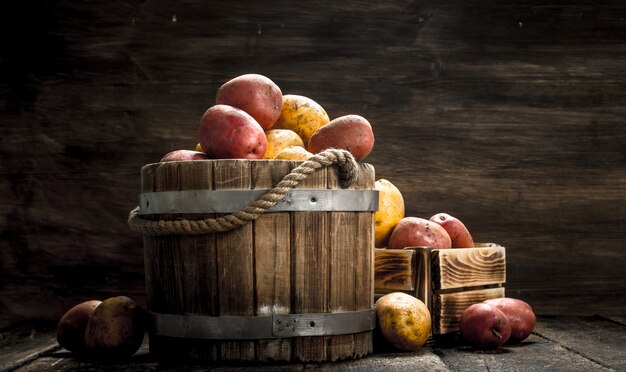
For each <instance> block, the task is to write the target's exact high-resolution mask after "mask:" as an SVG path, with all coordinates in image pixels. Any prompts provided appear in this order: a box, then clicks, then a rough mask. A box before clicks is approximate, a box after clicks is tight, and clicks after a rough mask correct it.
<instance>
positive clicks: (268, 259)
mask: <svg viewBox="0 0 626 372" xmlns="http://www.w3.org/2000/svg"><path fill="white" fill-rule="evenodd" d="M301 163H302V162H295V161H279V160H206V161H205V160H203V161H187V162H167V163H156V164H149V165H146V166H144V167H143V168H142V171H141V180H142V185H141V189H142V195H152V196H155V195H165V194H159V193H162V192H167V191H175V192H177V193H174V194H185V192H187V196H188V195H189V191H190V190H200V191H202V190H204V191H206V190H210V193H213V194H215V191H220V190H230V191H229V192H231V191H233V190H237V189H240V190H252V191H247V192H246V193H248V194H249V193H254V192H255V191H256V192H257V194H258V192H259V191H258V190H257V189H259V190H260V189H268V188H271V187H273V186H274V185H276V183H277V182H278V181H280V180H281V179H282V178H283V176H285V175H286V174H288V173H289V172H290V171H291V170H292V169H293V168H294V167H296V166H297V165H299V164H301ZM338 185H339V179H338V169H337V167H336V166H334V165H333V166H330V167H327V168H321V169H318V170H316V171H315V172H313V173H311V174H310V175H309V176H308V178H306V179H305V180H304V181H302V182H301V183H300V184H299V185H298V186H297V188H296V189H294V190H292V191H294V192H296V191H298V192H301V193H306V192H308V190H313V189H317V190H318V191H320V192H322V193H324V192H328V191H334V190H337V189H340V188H339V186H338ZM349 189H353V190H340V191H350V192H352V193H355V192H356V193H359V195H360V196H363V195H366V194H369V196H370V197H371V198H373V199H375V200H373V201H370V204H373V203H375V206H374V207H373V208H372V207H369V208H367V210H359V211H332V210H323V209H322V210H320V209H319V207H318V208H313V209H312V210H302V211H293V210H286V211H280V212H270V211H268V212H266V213H264V214H262V215H261V216H260V217H259V218H258V219H256V220H255V221H252V222H250V223H248V224H247V225H245V226H241V227H238V228H236V229H235V230H232V231H229V232H223V233H211V234H201V235H187V234H177V235H149V234H144V239H143V244H144V255H145V277H146V291H147V307H148V312H149V314H150V316H151V325H150V330H149V336H150V351H151V353H154V354H155V355H156V356H157V357H159V358H162V359H173V360H181V359H182V360H194V361H209V362H214V361H252V362H271V361H335V360H341V359H354V358H358V357H362V356H365V355H367V354H368V353H370V352H371V351H372V347H373V343H372V329H373V328H374V326H375V314H374V312H373V305H374V286H373V279H374V262H373V255H374V253H373V252H374V249H373V248H374V247H373V241H374V238H373V234H374V227H373V223H374V212H375V210H376V209H377V208H378V194H377V192H376V191H373V189H374V169H373V167H372V166H371V165H369V164H360V165H359V177H358V181H357V182H356V183H353V184H352V185H351V186H350V187H349ZM260 192H262V191H260ZM169 194H172V193H169ZM240 194H241V192H239V194H238V195H240ZM255 195H256V194H255ZM359 195H357V196H359ZM187 196H184V195H183V196H182V197H180V198H178V199H185V198H186V197H187ZM366 196H367V195H366ZM228 197H229V196H220V197H218V199H222V200H228ZM325 197H326V196H321V197H320V196H314V197H310V198H309V199H308V200H307V202H308V203H309V204H311V205H312V206H314V205H318V204H324V203H323V200H321V199H322V198H325ZM237 198H239V196H237ZM292 202H293V200H292V201H287V202H286V203H285V202H283V203H282V205H283V206H285V205H289V203H292ZM144 203H147V202H145V201H144ZM300 204H302V203H300ZM361 204H362V203H361ZM187 205H188V207H189V203H187ZM191 205H197V203H196V202H194V203H191ZM140 208H141V205H140ZM167 208H168V207H166V208H165V209H167ZM157 209H158V208H157ZM193 209H194V207H193V206H192V207H191V209H188V210H185V211H184V212H188V211H192V212H193V213H192V214H189V213H154V211H152V212H153V213H152V214H144V213H143V212H142V217H143V218H145V219H164V220H172V219H180V218H188V219H190V218H193V219H199V218H213V217H216V216H218V215H222V214H207V213H204V214H199V213H198V210H193ZM287 209H288V208H287ZM330 209H332V207H331V208H330ZM335 209H337V208H335ZM338 209H341V208H338ZM361 209H366V208H361ZM172 210H176V208H173V209H170V210H164V209H162V210H160V212H166V211H172ZM204 211H207V210H206V209H205V210H204ZM177 212H181V211H180V210H178V211H177Z"/></svg>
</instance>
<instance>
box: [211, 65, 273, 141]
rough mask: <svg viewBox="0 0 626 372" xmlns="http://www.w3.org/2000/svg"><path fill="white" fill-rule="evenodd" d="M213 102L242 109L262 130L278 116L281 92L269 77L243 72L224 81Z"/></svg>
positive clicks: (270, 124)
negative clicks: (243, 73)
mask: <svg viewBox="0 0 626 372" xmlns="http://www.w3.org/2000/svg"><path fill="white" fill-rule="evenodd" d="M215 103H216V104H218V105H229V106H233V107H237V108H239V109H241V110H244V111H245V112H247V113H248V114H250V116H252V117H253V118H254V119H255V120H256V121H257V122H258V123H259V124H260V125H261V127H262V128H263V130H268V129H270V128H271V127H272V126H273V125H274V123H276V120H278V117H279V116H280V112H281V110H282V108H283V93H282V91H281V90H280V88H279V87H278V85H276V83H274V82H273V81H272V80H271V79H270V78H268V77H266V76H263V75H259V74H245V75H241V76H237V77H236V78H233V79H231V80H229V81H227V82H226V83H224V84H223V85H222V86H221V87H220V88H219V89H218V90H217V96H216V97H215Z"/></svg>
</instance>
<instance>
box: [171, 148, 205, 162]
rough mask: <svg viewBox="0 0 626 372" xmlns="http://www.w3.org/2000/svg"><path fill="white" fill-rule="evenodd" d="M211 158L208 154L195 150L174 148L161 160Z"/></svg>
mask: <svg viewBox="0 0 626 372" xmlns="http://www.w3.org/2000/svg"><path fill="white" fill-rule="evenodd" d="M205 159H209V157H208V156H207V154H205V153H203V152H200V151H193V150H174V151H171V152H168V153H167V154H165V155H164V156H163V158H161V162H166V161H188V160H205Z"/></svg>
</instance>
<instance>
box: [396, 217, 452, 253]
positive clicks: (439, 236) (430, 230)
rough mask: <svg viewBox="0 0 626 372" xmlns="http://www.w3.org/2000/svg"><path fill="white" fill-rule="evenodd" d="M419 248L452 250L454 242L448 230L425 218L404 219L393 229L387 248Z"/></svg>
mask: <svg viewBox="0 0 626 372" xmlns="http://www.w3.org/2000/svg"><path fill="white" fill-rule="evenodd" d="M419 246H426V247H432V248H439V249H441V248H451V247H452V242H451V240H450V236H449V235H448V233H447V232H446V230H445V229H444V228H443V227H441V226H440V225H438V224H436V223H434V222H432V221H429V220H427V219H424V218H418V217H404V218H403V219H401V220H400V222H398V224H397V225H396V227H395V228H394V229H393V232H392V233H391V236H390V237H389V243H388V244H387V248H391V249H402V248H404V247H419Z"/></svg>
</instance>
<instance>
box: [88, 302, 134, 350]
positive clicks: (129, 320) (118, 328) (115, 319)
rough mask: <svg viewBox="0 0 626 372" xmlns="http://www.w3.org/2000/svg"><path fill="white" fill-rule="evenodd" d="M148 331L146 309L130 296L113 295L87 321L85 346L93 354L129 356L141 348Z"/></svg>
mask: <svg viewBox="0 0 626 372" xmlns="http://www.w3.org/2000/svg"><path fill="white" fill-rule="evenodd" d="M144 333H145V314H144V311H143V309H142V308H141V307H140V306H138V305H137V304H136V303H135V302H134V301H133V300H132V299H130V298H128V297H126V296H117V297H111V298H108V299H106V300H104V301H102V303H101V304H100V305H99V306H98V307H97V308H96V310H95V311H94V313H93V315H92V316H91V318H90V319H89V322H87V329H86V330H85V346H86V349H87V352H88V353H89V354H90V355H91V356H93V357H98V358H126V357H130V356H132V355H133V354H135V352H137V350H139V347H140V346H141V344H142V342H143V337H144Z"/></svg>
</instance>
